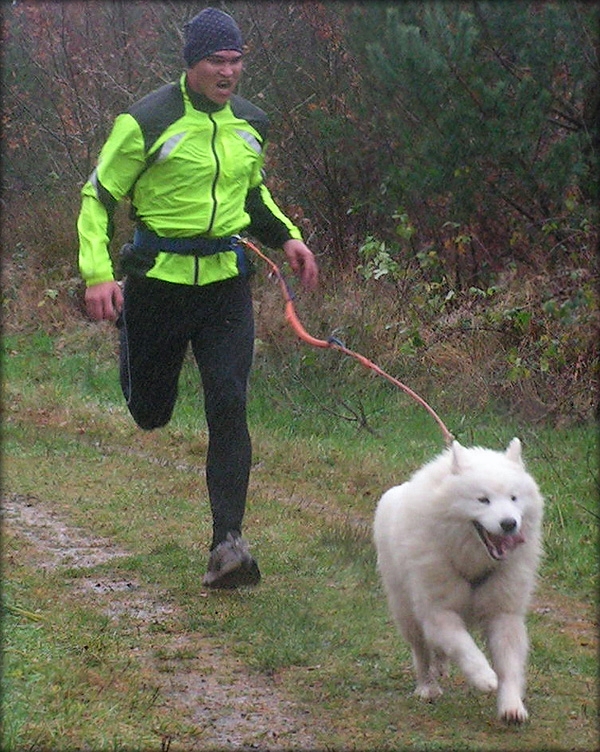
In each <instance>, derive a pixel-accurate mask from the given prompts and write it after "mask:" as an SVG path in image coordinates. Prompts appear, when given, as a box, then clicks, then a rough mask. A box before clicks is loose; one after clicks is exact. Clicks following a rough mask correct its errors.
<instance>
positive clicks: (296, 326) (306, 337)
mask: <svg viewBox="0 0 600 752" xmlns="http://www.w3.org/2000/svg"><path fill="white" fill-rule="evenodd" d="M240 242H241V243H243V244H244V245H245V246H246V247H247V248H249V249H250V250H252V251H253V252H254V253H256V255H257V256H259V257H260V258H261V259H262V260H263V261H264V262H265V263H266V264H267V265H268V266H269V267H270V268H271V271H272V272H273V275H274V276H275V277H276V278H277V281H278V282H279V285H280V287H281V291H282V293H283V298H284V300H285V318H286V321H287V322H288V324H290V326H291V327H292V329H293V330H294V331H295V332H296V334H297V335H298V337H299V338H300V339H301V340H303V341H304V342H306V343H307V344H309V345H312V346H313V347H321V348H326V349H330V350H337V351H338V352H341V353H344V355H349V356H350V357H351V358H354V359H355V360H358V362H359V363H362V365H363V366H365V367H366V368H369V369H371V370H372V371H374V372H375V373H377V374H378V375H379V376H383V378H384V379H387V380H388V381H389V382H391V383H392V384H394V386H397V387H398V388H399V389H402V391H403V392H405V393H406V394H408V395H409V396H410V397H412V398H413V399H414V400H415V402H418V403H419V404H420V405H421V406H422V407H424V408H425V410H427V412H428V413H429V414H430V415H431V417H432V418H433V419H434V420H435V422H436V423H437V424H438V426H439V427H440V429H441V431H442V434H443V436H444V441H445V442H446V444H447V445H450V444H451V443H452V441H453V439H454V436H453V435H452V434H451V433H450V431H449V430H448V429H447V428H446V425H445V424H444V422H443V421H442V419H441V418H440V417H439V415H438V414H437V413H436V412H435V410H434V409H433V408H432V407H431V406H430V405H428V404H427V402H425V400H424V399H423V398H422V397H420V396H419V395H418V394H417V393H416V392H414V391H413V390H412V389H411V388H410V387H408V386H406V384H403V383H402V382H401V381H399V380H398V379H396V378H394V377H393V376H390V374H389V373H386V372H385V371H384V370H383V369H382V368H380V367H379V366H378V365H376V364H375V363H373V362H372V361H371V360H369V359H368V358H365V356H364V355H361V354H360V353H357V352H354V350H350V349H349V348H347V347H346V346H345V345H344V344H342V343H341V342H340V341H339V340H337V339H335V337H330V338H329V339H317V338H316V337H313V336H312V335H311V334H309V333H308V332H307V331H306V329H305V328H304V327H303V326H302V323H301V322H300V320H299V318H298V316H297V314H296V310H295V308H294V296H293V294H292V292H291V291H290V288H289V286H288V284H287V282H286V281H285V278H284V276H283V274H282V273H281V271H280V269H279V267H278V266H277V264H275V262H274V261H272V260H271V259H270V258H269V257H268V256H266V255H265V254H264V253H263V252H262V251H261V250H260V249H259V248H257V246H256V245H254V243H252V242H251V241H249V240H248V239H247V238H240Z"/></svg>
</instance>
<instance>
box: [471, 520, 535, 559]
mask: <svg viewBox="0 0 600 752" xmlns="http://www.w3.org/2000/svg"><path fill="white" fill-rule="evenodd" d="M473 525H474V526H475V530H477V534H478V535H479V537H480V538H481V541H482V542H483V544H484V546H485V547H486V548H487V550H488V553H489V555H490V556H491V557H492V559H495V560H496V561H501V560H502V559H503V558H504V557H505V556H506V553H507V551H512V550H513V549H514V548H516V547H517V546H518V545H520V544H521V543H525V536H524V535H523V534H522V533H507V534H505V535H493V534H492V533H488V531H487V530H486V529H485V528H484V527H483V525H481V524H480V523H479V522H477V520H473Z"/></svg>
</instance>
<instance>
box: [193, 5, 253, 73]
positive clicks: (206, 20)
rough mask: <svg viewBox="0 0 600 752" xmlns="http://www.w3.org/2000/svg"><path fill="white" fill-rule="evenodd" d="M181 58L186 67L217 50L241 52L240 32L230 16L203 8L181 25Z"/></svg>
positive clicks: (215, 9)
mask: <svg viewBox="0 0 600 752" xmlns="http://www.w3.org/2000/svg"><path fill="white" fill-rule="evenodd" d="M183 39H184V47H183V59H184V60H185V62H186V64H187V66H188V68H192V67H193V66H194V65H196V63H197V62H198V61H199V60H203V59H204V58H205V57H209V55H214V53H215V52H218V51H219V50H235V51H236V52H242V44H243V43H242V33H241V31H240V30H239V27H238V25H237V24H236V22H235V21H234V20H233V18H232V17H231V16H229V15H228V14H227V13H224V12H223V11H222V10H218V9H217V8H205V9H204V10H202V11H200V13H198V15H197V16H194V18H192V20H191V21H188V22H187V23H186V24H185V26H184V27H183Z"/></svg>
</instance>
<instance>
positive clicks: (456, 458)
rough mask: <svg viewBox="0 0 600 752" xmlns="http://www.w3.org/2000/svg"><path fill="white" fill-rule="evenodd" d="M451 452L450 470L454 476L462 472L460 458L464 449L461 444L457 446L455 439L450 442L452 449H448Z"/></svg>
mask: <svg viewBox="0 0 600 752" xmlns="http://www.w3.org/2000/svg"><path fill="white" fill-rule="evenodd" d="M450 451H451V452H452V463H451V466H450V469H451V471H452V473H453V474H454V475H458V474H459V473H460V471H461V470H462V466H461V458H462V456H463V453H464V451H465V450H464V447H463V446H462V444H459V443H458V441H456V439H455V440H454V441H453V442H452V447H451V449H450Z"/></svg>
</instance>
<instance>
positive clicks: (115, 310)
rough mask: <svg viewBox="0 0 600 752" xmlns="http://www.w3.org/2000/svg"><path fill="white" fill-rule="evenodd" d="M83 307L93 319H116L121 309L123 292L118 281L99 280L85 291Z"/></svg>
mask: <svg viewBox="0 0 600 752" xmlns="http://www.w3.org/2000/svg"><path fill="white" fill-rule="evenodd" d="M85 307H86V310H87V312H88V315H89V317H90V318H92V319H94V321H104V320H106V321H116V320H117V318H118V316H119V314H120V313H121V311H122V310H123V292H122V290H121V285H120V284H119V283H118V282H100V284H97V285H91V286H90V287H88V288H87V290H86V291H85Z"/></svg>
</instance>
